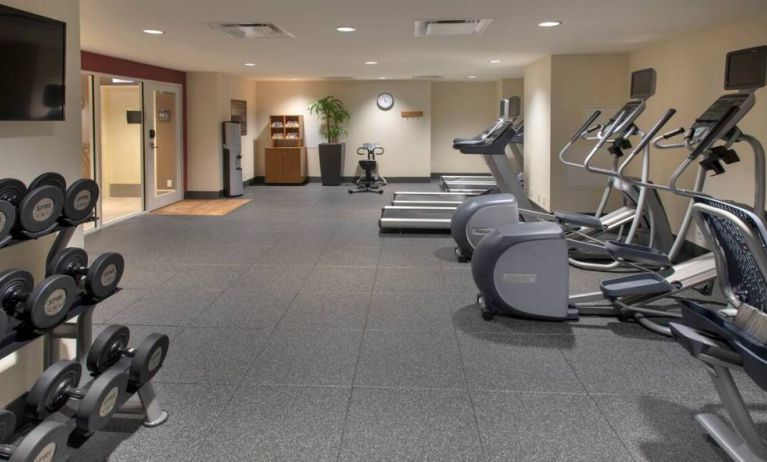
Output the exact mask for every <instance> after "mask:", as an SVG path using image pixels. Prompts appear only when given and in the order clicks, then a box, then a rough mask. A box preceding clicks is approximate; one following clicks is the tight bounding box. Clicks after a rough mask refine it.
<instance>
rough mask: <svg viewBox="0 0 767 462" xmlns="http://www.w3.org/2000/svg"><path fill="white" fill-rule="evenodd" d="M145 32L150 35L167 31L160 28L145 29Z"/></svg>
mask: <svg viewBox="0 0 767 462" xmlns="http://www.w3.org/2000/svg"><path fill="white" fill-rule="evenodd" d="M144 33H145V34H149V35H162V34H164V33H165V32H164V31H161V30H159V29H144Z"/></svg>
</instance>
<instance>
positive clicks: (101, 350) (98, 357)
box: [85, 325, 130, 374]
mask: <svg viewBox="0 0 767 462" xmlns="http://www.w3.org/2000/svg"><path fill="white" fill-rule="evenodd" d="M128 342H130V329H128V328H127V327H125V326H120V325H113V326H107V327H106V329H104V330H103V331H101V333H100V334H99V336H98V337H96V341H94V342H93V345H91V349H90V350H89V351H88V357H87V358H86V360H85V365H86V367H87V368H88V370H89V371H91V372H93V373H95V374H101V373H102V372H104V371H105V370H107V369H109V368H110V367H112V366H113V365H114V364H115V363H116V362H117V361H118V360H119V359H120V357H121V356H122V355H121V353H120V352H121V351H124V350H127V349H128Z"/></svg>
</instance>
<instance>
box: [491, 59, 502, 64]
mask: <svg viewBox="0 0 767 462" xmlns="http://www.w3.org/2000/svg"><path fill="white" fill-rule="evenodd" d="M488 62H489V63H490V64H500V63H502V62H503V61H501V60H500V59H491V60H489V61H488Z"/></svg>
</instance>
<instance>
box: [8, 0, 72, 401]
mask: <svg viewBox="0 0 767 462" xmlns="http://www.w3.org/2000/svg"><path fill="white" fill-rule="evenodd" d="M3 3H4V4H7V5H9V6H12V7H14V8H20V9H23V10H27V11H31V12H33V13H37V14H41V15H44V16H48V17H52V18H55V19H58V20H61V21H65V22H66V23H67V51H66V96H65V97H66V102H67V104H66V113H65V119H66V120H65V121H63V122H0V154H2V160H3V173H2V176H4V177H6V176H8V177H16V178H19V179H21V180H22V181H24V182H29V181H30V180H32V178H34V177H35V176H37V175H38V174H40V173H42V172H44V171H57V172H61V173H62V174H63V175H64V176H65V178H66V179H67V182H72V181H75V180H76V179H77V178H79V176H80V164H81V162H80V156H81V150H82V145H81V129H80V127H81V114H80V104H79V103H80V19H79V3H78V1H77V0H58V1H55V2H51V1H49V0H4V1H3ZM50 239H51V237H48V238H43V239H40V240H38V241H30V242H27V243H24V244H22V245H18V246H14V247H11V248H8V249H2V250H0V269H6V268H22V269H26V270H28V271H31V272H32V273H33V274H34V275H35V278H36V280H40V279H41V278H42V275H43V274H44V271H45V269H44V259H45V255H46V251H47V249H48V248H49V247H50V242H51V241H50ZM73 244H74V245H82V235H81V234H79V235H78V236H77V237H76V239H75V240H74V241H73ZM41 344H42V342H41V341H37V342H34V343H32V344H31V345H29V346H27V347H26V348H24V349H23V350H21V351H20V352H19V353H17V354H14V355H11V356H8V357H6V358H5V359H2V360H0V383H2V386H0V406H4V405H5V404H6V403H8V402H10V401H11V400H13V399H15V398H17V397H18V396H20V395H21V394H22V393H24V392H25V391H26V390H27V389H28V388H29V386H31V384H32V382H33V381H34V380H35V379H36V378H37V377H38V376H39V374H40V372H41V370H42V367H41V364H42V355H41V352H42V350H41Z"/></svg>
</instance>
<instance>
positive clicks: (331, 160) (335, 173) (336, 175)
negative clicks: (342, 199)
mask: <svg viewBox="0 0 767 462" xmlns="http://www.w3.org/2000/svg"><path fill="white" fill-rule="evenodd" d="M319 149H320V175H321V176H322V185H323V186H340V185H341V181H342V178H343V175H342V173H343V171H342V169H343V165H344V151H345V149H346V144H345V143H320V145H319Z"/></svg>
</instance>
